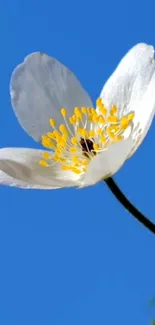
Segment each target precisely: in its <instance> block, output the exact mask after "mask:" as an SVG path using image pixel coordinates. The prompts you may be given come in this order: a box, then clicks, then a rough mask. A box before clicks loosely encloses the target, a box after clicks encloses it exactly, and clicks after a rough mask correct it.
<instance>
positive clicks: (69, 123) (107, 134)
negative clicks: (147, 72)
mask: <svg viewBox="0 0 155 325" xmlns="http://www.w3.org/2000/svg"><path fill="white" fill-rule="evenodd" d="M96 106H97V108H98V110H95V109H94V108H91V107H88V108H87V107H82V108H79V107H75V108H74V114H73V115H72V116H70V117H67V110H66V109H65V108H62V109H61V115H62V117H63V119H64V124H61V125H59V126H58V129H57V126H56V121H55V120H54V119H50V121H49V122H50V125H51V127H52V129H53V130H52V132H48V133H47V134H46V135H43V136H42V144H43V146H44V147H45V148H47V149H50V150H52V151H53V153H51V152H44V153H43V157H42V158H43V159H41V160H40V162H39V163H40V165H42V166H45V167H50V166H52V165H53V164H55V163H58V164H59V165H60V167H61V168H62V169H63V170H69V171H72V172H74V173H76V174H81V173H84V172H86V171H87V168H88V164H89V162H90V160H91V159H93V158H94V156H95V155H96V154H97V153H99V152H102V151H104V150H107V149H108V147H109V146H110V145H112V144H113V143H116V142H118V141H120V140H123V139H124V136H123V134H124V131H125V130H126V129H127V128H128V126H129V125H130V124H131V123H132V120H133V118H134V113H132V112H131V113H129V114H127V115H125V116H123V117H122V118H121V119H119V118H118V108H117V107H116V106H115V105H113V106H112V107H111V109H110V111H108V110H107V109H106V107H105V106H104V104H103V103H102V99H101V98H99V99H98V100H97V101H96Z"/></svg>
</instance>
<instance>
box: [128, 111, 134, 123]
mask: <svg viewBox="0 0 155 325" xmlns="http://www.w3.org/2000/svg"><path fill="white" fill-rule="evenodd" d="M134 117H135V114H134V113H131V114H129V115H128V116H127V119H128V121H132V120H133V119H134Z"/></svg>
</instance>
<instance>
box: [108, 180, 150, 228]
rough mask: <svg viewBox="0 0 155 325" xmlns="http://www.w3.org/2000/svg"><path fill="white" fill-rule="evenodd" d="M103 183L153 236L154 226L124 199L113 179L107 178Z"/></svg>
mask: <svg viewBox="0 0 155 325" xmlns="http://www.w3.org/2000/svg"><path fill="white" fill-rule="evenodd" d="M105 183H106V184H107V186H108V187H109V189H110V190H111V192H112V193H113V194H114V195H115V197H116V198H117V199H118V201H120V203H121V204H122V205H123V206H124V207H125V209H127V210H128V211H129V212H130V213H131V214H132V215H133V216H134V217H135V218H136V219H137V220H138V221H139V222H141V223H142V224H143V225H144V227H146V228H148V229H149V230H150V231H151V232H152V233H153V234H155V224H154V223H153V222H151V221H150V220H149V219H147V218H146V217H145V216H144V215H143V214H142V213H141V212H140V211H139V210H138V209H136V208H135V206H134V205H132V203H131V202H130V201H129V200H128V199H127V198H126V196H125V195H124V194H123V193H122V191H121V190H120V189H119V187H118V186H117V184H116V183H115V181H114V180H113V178H111V177H109V178H107V179H106V180H105Z"/></svg>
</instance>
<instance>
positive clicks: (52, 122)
mask: <svg viewBox="0 0 155 325" xmlns="http://www.w3.org/2000/svg"><path fill="white" fill-rule="evenodd" d="M50 125H51V126H52V128H54V127H55V125H56V123H55V120H54V119H53V118H50Z"/></svg>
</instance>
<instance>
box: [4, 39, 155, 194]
mask: <svg viewBox="0 0 155 325" xmlns="http://www.w3.org/2000/svg"><path fill="white" fill-rule="evenodd" d="M90 77H91V76H90ZM11 100H12V106H13V109H14V111H15V114H16V116H17V118H18V120H19V122H20V124H21V125H22V127H23V128H24V129H25V130H26V131H27V132H28V133H29V134H30V135H31V136H32V137H33V138H34V139H35V140H37V141H38V142H40V143H42V144H43V146H44V147H45V148H46V149H47V150H46V151H41V150H33V149H20V148H5V149H1V150H0V184H4V185H10V186H18V187H22V188H42V189H54V188H60V187H71V186H78V187H83V186H88V185H92V184H95V183H96V182H99V181H100V180H101V179H105V178H107V177H109V176H111V175H113V174H114V173H116V172H117V171H118V170H119V168H120V167H121V166H122V165H123V164H124V162H125V161H126V160H127V159H128V158H129V157H130V156H131V155H132V154H133V153H134V152H135V151H136V150H137V148H138V146H139V145H140V143H141V142H142V140H143V139H144V137H145V135H146V133H147V131H148V129H149V127H150V125H151V122H152V120H153V117H154V112H155V63H154V49H153V47H152V46H149V45H147V44H137V45H136V46H134V47H133V48H132V49H131V50H130V51H129V52H128V53H127V54H126V55H125V57H124V58H123V59H122V60H121V62H120V64H119V65H118V67H117V68H116V70H115V71H114V73H113V74H112V76H111V77H110V78H109V80H108V81H107V83H106V84H105V86H104V87H103V90H102V92H101V95H100V98H99V99H98V100H97V103H96V109H94V108H93V104H92V101H91V99H90V97H89V96H88V94H87V93H86V91H85V90H84V89H83V88H82V87H81V85H80V83H79V81H78V80H77V79H76V77H75V76H74V74H73V73H72V72H71V71H70V70H68V69H67V68H66V67H65V66H64V65H62V64H61V63H60V62H59V61H57V60H55V59H53V58H50V57H48V56H47V55H45V54H42V53H33V54H30V55H29V56H27V57H26V59H25V60H24V62H23V63H22V64H20V65H19V66H17V68H16V69H15V70H14V72H13V74H12V78H11Z"/></svg>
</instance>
